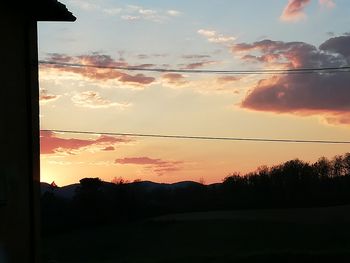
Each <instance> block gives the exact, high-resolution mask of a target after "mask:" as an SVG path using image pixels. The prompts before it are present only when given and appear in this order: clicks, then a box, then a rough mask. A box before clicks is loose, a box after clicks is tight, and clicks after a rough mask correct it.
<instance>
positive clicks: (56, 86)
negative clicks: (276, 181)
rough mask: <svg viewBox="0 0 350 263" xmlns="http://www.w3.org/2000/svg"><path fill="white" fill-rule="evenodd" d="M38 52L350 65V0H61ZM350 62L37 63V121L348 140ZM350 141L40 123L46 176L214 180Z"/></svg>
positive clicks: (108, 59)
mask: <svg viewBox="0 0 350 263" xmlns="http://www.w3.org/2000/svg"><path fill="white" fill-rule="evenodd" d="M61 2H62V3H64V4H65V5H66V6H67V7H68V9H69V10H70V11H72V12H73V13H74V15H75V16H76V17H77V21H76V22H74V23H58V22H55V23H47V22H45V23H39V59H40V60H48V61H55V62H63V63H78V64H84V65H99V66H122V67H131V66H137V67H142V68H145V69H146V68H165V69H208V70H243V69H244V70H248V69H249V70H251V69H252V70H261V69H295V68H320V67H321V68H322V67H341V66H346V65H349V64H350V28H349V25H350V16H349V15H348V14H349V13H350V2H349V1H348V0H334V1H331V0H289V1H288V0H264V1H261V0H245V1H244V0H235V1H232V0H215V1H213V0H176V1H175V0H174V1H165V0H139V1H118V0H94V1H93V0H91V1H87V0H86V1H85V0H62V1H61ZM349 83H350V73H331V74H330V73H317V74H289V75H266V74H265V75H263V74H255V75H253V74H252V75H216V74H193V73H184V74H180V73H156V72H146V71H144V72H140V71H120V70H112V69H96V68H81V67H80V68H77V67H57V66H52V65H41V66H40V109H41V112H40V121H41V129H59V130H80V131H98V132H117V133H146V134H164V135H188V136H215V137H244V138H274V139H305V140H350V136H349V135H350V133H349V132H350V115H349V113H350V87H349V85H350V84H349ZM348 151H349V145H321V144H291V143H289V144H282V143H263V142H259V143H257V142H234V141H199V140H198V141H195V140H180V139H161V138H159V139H155V138H134V137H111V136H101V135H74V134H68V133H64V134H63V133H52V132H42V133H41V180H42V181H44V182H49V183H50V182H52V181H55V182H56V183H57V184H58V185H59V186H62V185H67V184H71V183H76V182H78V181H79V180H80V179H81V178H84V177H100V178H101V179H103V180H105V181H111V180H112V179H113V178H115V177H117V178H118V177H123V178H125V179H126V180H130V181H133V180H135V179H141V180H151V181H156V182H177V181H184V180H194V181H198V180H201V179H203V180H204V181H205V182H206V183H213V182H220V181H221V180H222V179H223V178H224V177H225V176H227V175H229V174H230V173H232V172H235V171H237V172H242V173H244V172H249V171H253V170H255V169H256V168H257V167H259V166H261V165H274V164H278V163H280V162H283V161H286V160H289V159H294V158H300V159H302V160H305V161H309V162H314V161H316V160H317V159H318V158H319V157H321V156H326V157H333V156H334V155H337V154H343V153H345V152H348Z"/></svg>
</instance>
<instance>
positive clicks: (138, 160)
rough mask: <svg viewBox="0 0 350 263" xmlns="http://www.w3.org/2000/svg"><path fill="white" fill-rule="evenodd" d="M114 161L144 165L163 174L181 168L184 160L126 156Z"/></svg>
mask: <svg viewBox="0 0 350 263" xmlns="http://www.w3.org/2000/svg"><path fill="white" fill-rule="evenodd" d="M114 162H115V163H116V164H123V165H142V166H145V167H146V168H147V169H149V170H152V171H153V172H154V173H156V174H158V175H163V174H164V173H166V172H175V171H179V170H181V168H180V167H179V165H180V164H182V162H179V161H165V160H162V159H153V158H149V157H126V158H122V159H116V160H115V161H114Z"/></svg>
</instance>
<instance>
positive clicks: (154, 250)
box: [43, 206, 350, 263]
mask: <svg viewBox="0 0 350 263" xmlns="http://www.w3.org/2000/svg"><path fill="white" fill-rule="evenodd" d="M43 257H44V262H45V263H47V262H52V263H54V262H55V263H58V262H60V263H112V262H123V263H151V262H152V263H158V262H169V263H170V262H174V263H175V262H183V263H186V262H269V263H271V262H350V207H348V206H339V207H330V208H315V209H286V210H246V211H228V212H220V211H219V212H205V213H189V214H177V215H168V216H163V217H158V218H153V219H151V220H147V221H142V222H136V223H129V224H122V225H119V224H116V225H109V226H103V227H99V228H93V229H84V230H77V231H74V232H71V233H64V234H61V235H58V236H51V237H49V238H46V239H44V240H43Z"/></svg>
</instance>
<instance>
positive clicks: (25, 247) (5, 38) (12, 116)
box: [0, 0, 75, 263]
mask: <svg viewBox="0 0 350 263" xmlns="http://www.w3.org/2000/svg"><path fill="white" fill-rule="evenodd" d="M38 21H75V17H74V16H73V15H72V13H70V12H69V11H68V10H67V8H66V6H65V5H63V4H61V3H59V2H58V1H56V0H28V1H12V0H11V1H5V2H4V3H2V4H1V9H0V29H1V41H0V47H1V51H0V52H1V63H0V68H1V70H0V72H1V73H0V74H1V84H0V85H1V88H0V112H1V121H0V140H1V144H0V145H1V158H0V262H1V263H7V262H11V263H12V262H13V263H17V262H18V263H26V262H39V253H38V252H39V233H40V232H39V197H40V192H39V191H40V190H39V189H40V187H39V186H40V185H39V184H40V174H39V167H40V166H39V154H40V148H39V85H38V50H37V22H38Z"/></svg>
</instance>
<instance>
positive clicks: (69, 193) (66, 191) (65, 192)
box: [41, 181, 202, 199]
mask: <svg viewBox="0 0 350 263" xmlns="http://www.w3.org/2000/svg"><path fill="white" fill-rule="evenodd" d="M79 186H80V184H71V185H66V186H62V187H52V186H51V185H50V184H48V183H41V194H44V193H46V192H49V193H53V194H54V195H55V196H57V197H60V198H64V199H73V197H74V195H75V193H76V191H77V188H78V187H79ZM116 186H118V185H117V184H114V183H109V182H102V185H101V187H100V190H101V191H102V192H108V191H111V190H113V189H114V188H115V187H116ZM123 186H127V187H129V188H135V189H136V190H139V191H144V192H152V191H155V190H176V189H185V188H190V187H198V186H202V184H200V183H197V182H193V181H183V182H177V183H172V184H167V183H155V182H151V181H141V182H132V183H125V184H123Z"/></svg>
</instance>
